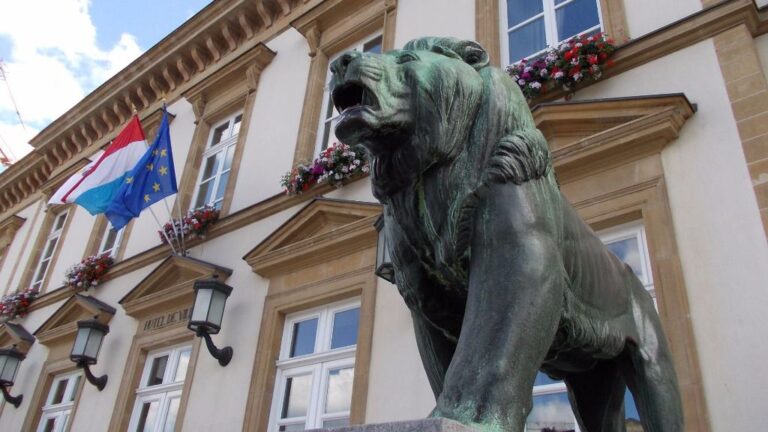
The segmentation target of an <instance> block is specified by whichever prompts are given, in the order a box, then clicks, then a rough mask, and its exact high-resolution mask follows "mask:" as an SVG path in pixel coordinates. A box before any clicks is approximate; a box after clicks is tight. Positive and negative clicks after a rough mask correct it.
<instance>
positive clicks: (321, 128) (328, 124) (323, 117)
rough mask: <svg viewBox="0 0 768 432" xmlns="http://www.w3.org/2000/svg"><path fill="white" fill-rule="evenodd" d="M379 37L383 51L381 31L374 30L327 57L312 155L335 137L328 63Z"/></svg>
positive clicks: (336, 113) (336, 116)
mask: <svg viewBox="0 0 768 432" xmlns="http://www.w3.org/2000/svg"><path fill="white" fill-rule="evenodd" d="M377 38H378V39H381V40H380V41H379V45H381V49H382V51H383V49H384V46H383V44H384V36H383V33H382V32H376V33H373V34H371V35H369V36H367V37H364V38H362V39H361V40H360V41H359V42H357V43H355V44H354V45H351V46H349V47H347V48H346V49H343V50H340V51H339V52H338V53H336V54H335V55H334V56H333V57H331V58H329V59H328V70H327V71H326V73H325V87H323V104H322V105H321V106H320V123H318V125H317V139H316V140H315V153H314V156H317V155H319V154H320V152H321V151H323V150H325V148H326V147H328V146H329V145H330V144H331V142H332V141H333V140H335V139H336V133H335V132H336V120H337V119H338V118H339V112H338V111H336V107H335V106H333V107H329V104H331V78H332V76H333V75H332V74H331V69H330V65H331V64H332V63H333V61H334V60H336V59H337V58H339V57H341V56H342V54H344V53H345V52H347V51H363V48H364V47H365V45H367V44H369V43H371V42H373V41H374V40H375V39H377ZM328 108H331V115H330V117H329V116H328V114H327V113H328ZM326 128H330V130H329V131H328V141H327V142H325V131H326Z"/></svg>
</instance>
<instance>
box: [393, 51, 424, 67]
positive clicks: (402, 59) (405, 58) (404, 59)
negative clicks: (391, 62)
mask: <svg viewBox="0 0 768 432" xmlns="http://www.w3.org/2000/svg"><path fill="white" fill-rule="evenodd" d="M418 59H419V58H418V57H417V56H416V55H415V54H411V53H408V52H406V53H402V54H400V55H399V56H398V57H397V64H403V63H408V62H412V61H416V60H418Z"/></svg>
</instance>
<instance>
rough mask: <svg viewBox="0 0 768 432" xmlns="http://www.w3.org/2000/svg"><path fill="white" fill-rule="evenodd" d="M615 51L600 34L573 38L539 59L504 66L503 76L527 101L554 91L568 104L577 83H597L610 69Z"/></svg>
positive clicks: (603, 35)
mask: <svg viewBox="0 0 768 432" xmlns="http://www.w3.org/2000/svg"><path fill="white" fill-rule="evenodd" d="M615 49H616V47H615V46H614V45H613V40H611V39H610V38H608V37H606V35H605V34H604V33H597V34H595V35H591V36H587V35H582V36H576V37H574V38H572V39H570V40H568V41H566V42H563V43H562V44H560V46H559V47H557V48H550V49H549V50H547V52H546V53H544V54H543V55H541V56H539V57H536V58H533V59H530V60H527V59H522V60H520V61H519V62H518V63H515V64H514V65H510V66H507V72H508V73H509V75H510V76H511V77H512V79H513V80H515V82H516V83H517V85H518V86H519V87H520V90H522V92H523V95H525V97H526V98H527V99H528V100H532V99H535V98H536V97H538V96H539V95H542V94H545V93H547V92H548V91H551V90H553V89H556V88H560V89H562V90H563V91H564V92H565V98H566V100H568V99H570V98H571V97H573V94H574V93H575V91H576V87H577V85H578V84H579V83H582V82H584V81H588V80H592V81H597V80H599V79H600V78H601V77H602V76H603V71H604V70H605V69H606V68H609V67H611V66H613V62H612V61H611V60H610V57H611V55H612V54H613V52H614V51H615Z"/></svg>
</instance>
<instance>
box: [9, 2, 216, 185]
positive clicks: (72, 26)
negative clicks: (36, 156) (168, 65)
mask: <svg viewBox="0 0 768 432" xmlns="http://www.w3.org/2000/svg"><path fill="white" fill-rule="evenodd" d="M210 1H211V0H131V1H126V0H0V61H2V62H3V69H4V71H5V73H4V78H5V81H3V80H2V78H3V76H0V148H2V149H3V151H4V152H6V153H10V154H8V156H10V157H11V158H13V159H15V160H18V159H20V158H21V157H22V156H24V155H25V154H27V153H28V152H29V151H31V150H32V147H30V146H29V144H28V142H29V140H30V139H31V138H32V137H34V136H35V135H36V134H37V133H38V132H40V130H42V129H43V128H45V126H47V125H48V124H50V123H51V122H52V121H53V120H55V119H56V118H58V117H59V116H60V115H62V114H64V113H65V112H66V111H67V110H68V109H70V108H72V107H73V106H74V105H75V104H76V103H77V102H79V101H80V100H81V99H82V98H84V97H85V96H86V95H87V94H88V93H90V92H91V91H93V90H94V89H95V88H96V87H98V86H99V85H101V84H102V83H104V82H105V81H106V80H107V79H109V78H110V77H112V76H113V75H115V74H116V73H117V72H119V71H120V70H121V69H123V68H124V67H125V66H127V65H128V64H129V63H131V62H132V61H133V60H135V59H136V58H137V57H138V56H140V55H141V54H142V53H144V52H145V51H147V50H148V49H149V48H151V47H152V46H153V45H155V44H156V43H158V42H159V41H160V40H162V39H163V38H164V37H165V36H167V35H168V34H169V33H171V32H172V31H173V30H174V29H176V28H177V27H179V26H180V25H181V24H183V23H184V21H186V20H187V19H189V18H191V17H192V16H193V15H194V14H196V13H197V12H198V11H200V10H201V9H203V8H204V7H205V6H206V5H207V4H208V3H210ZM8 87H10V93H9V90H8ZM11 95H12V97H13V99H14V100H15V101H16V105H17V106H18V109H19V113H20V114H21V119H22V120H23V125H22V123H21V122H20V121H19V117H18V116H17V114H16V111H15V109H14V105H13V103H12V99H11ZM0 171H1V170H0Z"/></svg>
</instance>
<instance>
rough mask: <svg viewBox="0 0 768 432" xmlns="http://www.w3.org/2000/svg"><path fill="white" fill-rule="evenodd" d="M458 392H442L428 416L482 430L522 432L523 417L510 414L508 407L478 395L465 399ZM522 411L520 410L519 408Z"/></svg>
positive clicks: (489, 431) (488, 431) (487, 431)
mask: <svg viewBox="0 0 768 432" xmlns="http://www.w3.org/2000/svg"><path fill="white" fill-rule="evenodd" d="M463 396H466V395H462V393H460V392H456V393H453V394H445V393H444V394H443V395H441V396H440V399H439V400H438V404H437V407H435V409H434V410H432V412H431V413H430V415H429V416H430V417H443V418H448V419H451V420H456V421H459V422H461V423H464V424H466V425H470V426H474V427H476V428H478V429H479V430H482V431H483V432H518V431H519V432H522V431H523V430H524V422H523V421H524V419H525V417H524V416H523V417H522V420H521V419H520V416H517V417H518V418H515V417H516V416H510V409H509V407H507V406H505V407H498V406H495V405H491V404H489V403H488V401H487V399H486V398H485V397H483V396H480V397H479V398H477V399H476V400H472V399H466V398H465V397H463ZM521 412H522V410H521Z"/></svg>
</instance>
